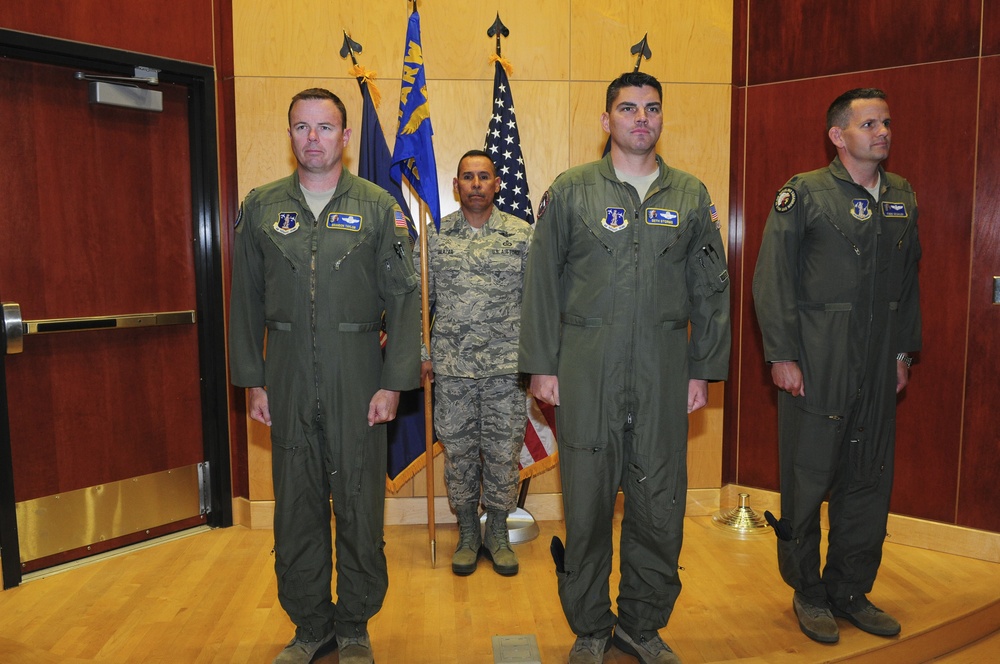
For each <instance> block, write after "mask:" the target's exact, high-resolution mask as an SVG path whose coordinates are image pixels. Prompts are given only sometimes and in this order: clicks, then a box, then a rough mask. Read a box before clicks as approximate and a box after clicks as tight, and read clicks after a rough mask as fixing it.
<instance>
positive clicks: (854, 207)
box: [851, 198, 872, 221]
mask: <svg viewBox="0 0 1000 664" xmlns="http://www.w3.org/2000/svg"><path fill="white" fill-rule="evenodd" d="M870 203H871V202H870V201H869V200H868V199H867V198H855V199H854V200H853V201H851V216H852V217H854V218H855V219H857V220H858V221H868V220H869V219H871V218H872V208H871V205H870Z"/></svg>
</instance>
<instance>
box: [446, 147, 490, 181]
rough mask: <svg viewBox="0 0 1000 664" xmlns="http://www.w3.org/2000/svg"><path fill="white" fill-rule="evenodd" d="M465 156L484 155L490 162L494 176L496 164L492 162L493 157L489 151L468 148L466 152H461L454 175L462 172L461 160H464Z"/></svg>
mask: <svg viewBox="0 0 1000 664" xmlns="http://www.w3.org/2000/svg"><path fill="white" fill-rule="evenodd" d="M466 157H486V159H487V160H488V161H489V162H490V168H492V169H493V176H494V177H496V174H497V165H496V164H494V163H493V157H491V156H490V153H489V152H486V151H485V150H469V151H468V152H466V153H465V154H463V155H462V158H461V159H459V160H458V172H457V173H456V175H461V174H462V162H463V161H464V160H465V158H466Z"/></svg>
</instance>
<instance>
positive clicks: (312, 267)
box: [306, 207, 323, 420]
mask: <svg viewBox="0 0 1000 664" xmlns="http://www.w3.org/2000/svg"><path fill="white" fill-rule="evenodd" d="M306 209H308V207H307V208H306ZM309 215H310V216H312V212H309ZM318 257H319V220H318V219H316V217H313V220H312V233H311V235H310V238H309V329H310V332H311V333H312V334H311V338H310V342H311V344H312V361H313V388H314V394H315V396H316V419H317V420H319V419H322V413H323V410H322V404H321V403H320V398H319V391H320V385H319V376H320V366H319V349H318V348H317V347H316V284H317V270H316V264H317V259H318Z"/></svg>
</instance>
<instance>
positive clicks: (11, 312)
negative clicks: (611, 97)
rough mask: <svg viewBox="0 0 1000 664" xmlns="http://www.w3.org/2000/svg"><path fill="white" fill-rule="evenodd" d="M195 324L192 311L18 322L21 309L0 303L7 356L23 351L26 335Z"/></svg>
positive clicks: (10, 303)
mask: <svg viewBox="0 0 1000 664" xmlns="http://www.w3.org/2000/svg"><path fill="white" fill-rule="evenodd" d="M194 322H196V318H195V312H194V311H158V312H156V313H149V314H128V315H124V316H90V317H86V318H48V319H44V320H21V306H20V305H19V304H17V303H16V302H4V303H3V333H4V340H5V345H6V353H7V355H14V354H16V353H20V352H21V351H22V350H24V336H25V335H27V334H53V333H55V332H82V331H84V330H120V329H124V328H132V327H156V326H162V325H184V324H191V323H194Z"/></svg>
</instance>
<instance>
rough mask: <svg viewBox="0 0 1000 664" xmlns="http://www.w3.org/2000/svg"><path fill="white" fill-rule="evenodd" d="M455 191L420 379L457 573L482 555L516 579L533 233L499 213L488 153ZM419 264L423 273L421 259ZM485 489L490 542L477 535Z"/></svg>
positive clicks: (436, 243) (437, 250)
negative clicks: (522, 345)
mask: <svg viewBox="0 0 1000 664" xmlns="http://www.w3.org/2000/svg"><path fill="white" fill-rule="evenodd" d="M454 187H455V193H456V194H458V197H459V204H460V209H459V210H458V211H457V212H454V213H452V214H450V215H448V216H446V217H445V218H444V219H442V220H441V229H440V231H438V232H437V233H435V232H433V231H431V232H430V233H429V234H428V236H427V261H428V266H429V272H430V274H429V291H428V298H429V300H430V301H431V302H432V303H434V304H435V306H436V309H435V314H434V329H433V332H432V334H431V348H430V353H429V354H428V352H427V349H426V348H425V349H424V350H423V357H422V359H423V364H422V367H421V378H422V379H426V378H427V377H428V376H429V377H430V379H431V380H432V381H434V385H435V387H434V397H435V404H434V425H435V429H436V430H437V434H438V437H439V438H440V440H441V444H442V445H443V446H444V454H445V466H444V478H445V484H446V485H447V487H448V498H449V500H450V501H451V506H452V508H453V509H454V510H455V513H456V514H457V516H458V527H459V541H458V546H457V548H456V550H455V555H454V556H453V558H452V563H451V568H452V571H453V572H454V573H455V574H458V575H459V576H467V575H469V574H472V573H473V572H474V571H476V563H477V562H478V560H479V554H480V551H482V552H483V553H484V554H485V555H486V556H487V557H489V558H490V559H491V560H492V561H493V569H494V570H495V571H496V572H497V573H499V574H503V575H504V576H512V575H514V574H517V571H518V562H517V556H516V555H515V553H514V551H513V550H512V549H511V547H510V538H509V536H508V532H507V515H508V513H509V512H511V511H512V510H513V509H514V508H515V507H516V503H517V483H518V468H517V460H518V454H519V453H520V450H521V445H522V443H523V441H524V431H525V426H526V423H527V412H526V408H525V398H526V395H525V391H524V387H523V385H522V384H521V381H520V379H519V375H518V373H517V341H518V331H519V328H520V322H521V286H522V280H523V275H524V267H525V262H526V260H527V254H528V242H529V240H530V238H531V226H530V225H528V223H527V222H525V221H524V220H522V219H518V218H517V217H512V216H510V215H508V214H506V213H504V212H501V211H500V210H498V209H497V208H496V207H494V205H493V197H494V196H495V195H496V193H497V192H498V191H499V190H500V179H499V178H498V177H497V175H496V168H495V166H494V165H493V161H492V159H491V158H490V156H489V155H488V154H487V153H486V152H483V151H482V150H472V151H470V152H467V153H465V155H463V156H462V158H461V160H459V163H458V176H457V177H456V178H455V180H454ZM414 260H415V261H416V263H417V265H418V266H419V264H420V256H419V251H417V252H415V258H414ZM480 482H482V503H483V507H484V508H485V509H486V514H487V518H486V538H485V541H481V540H482V536H481V534H480V531H479V502H480Z"/></svg>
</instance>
